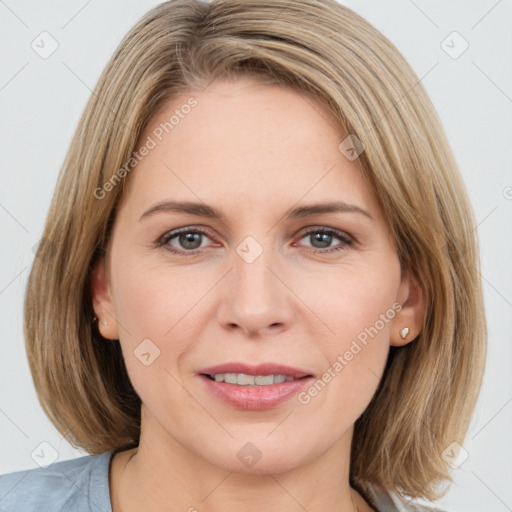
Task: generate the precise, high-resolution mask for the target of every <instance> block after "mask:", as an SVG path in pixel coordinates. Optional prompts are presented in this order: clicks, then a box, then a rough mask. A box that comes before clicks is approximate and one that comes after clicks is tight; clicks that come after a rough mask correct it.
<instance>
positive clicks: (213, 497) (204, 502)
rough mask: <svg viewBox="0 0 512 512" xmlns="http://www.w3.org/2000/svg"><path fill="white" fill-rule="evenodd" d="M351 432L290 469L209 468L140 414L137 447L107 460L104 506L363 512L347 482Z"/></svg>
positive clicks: (117, 511)
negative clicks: (107, 495) (106, 503)
mask: <svg viewBox="0 0 512 512" xmlns="http://www.w3.org/2000/svg"><path fill="white" fill-rule="evenodd" d="M144 423H145V424H144ZM352 432H353V429H350V430H349V431H347V432H346V433H345V434H344V435H343V436H342V437H340V439H339V441H338V442H337V443H336V444H335V445H334V446H333V447H332V448H331V449H329V450H328V451H327V452H325V453H323V454H322V455H321V456H319V457H317V458H315V459H312V460H309V461H306V462H303V463H302V464H300V465H297V466H292V468H291V469H290V468H286V469H284V470H283V469H282V468H280V469H279V470H276V468H273V467H270V468H265V467H264V466H263V465H261V466H260V469H259V470H258V471H257V472H256V471H255V469H256V467H257V465H255V466H254V467H253V468H252V469H251V470H248V471H245V472H240V471H232V470H230V469H228V468H223V467H220V466H217V465H215V464H213V463H212V461H208V460H206V459H205V458H204V457H202V456H201V453H195V452H193V451H192V450H189V449H187V447H185V446H183V445H182V444H180V443H179V442H178V441H177V440H176V439H174V438H172V437H171V436H169V435H168V434H167V433H166V432H164V431H163V430H162V429H161V427H160V426H159V425H158V424H156V422H154V420H152V419H151V418H147V417H146V418H144V417H143V426H142V429H141V438H140V443H139V447H138V448H137V449H133V450H129V451H126V452H121V453H118V454H116V456H115V457H114V460H113V462H112V467H111V473H110V488H111V500H112V509H113V512H131V511H132V510H133V511H136V510H152V511H155V512H157V511H164V510H165V511H169V510H183V511H188V512H220V511H222V512H235V511H236V512H239V511H240V508H246V507H247V506H248V505H249V506H250V507H251V508H252V509H254V510H265V511H268V512H282V511H283V510H286V511H290V512H292V511H293V512H295V511H297V512H299V511H300V512H303V511H304V510H323V511H325V512H340V511H343V512H363V511H366V510H370V509H368V508H366V505H365V503H364V501H363V500H362V499H361V497H360V496H359V495H357V493H355V492H354V491H353V490H352V489H351V488H350V485H349V462H350V445H351V440H352ZM358 507H359V508H358Z"/></svg>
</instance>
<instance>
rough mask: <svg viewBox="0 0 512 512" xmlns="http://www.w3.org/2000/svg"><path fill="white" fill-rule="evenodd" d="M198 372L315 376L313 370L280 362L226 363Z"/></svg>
mask: <svg viewBox="0 0 512 512" xmlns="http://www.w3.org/2000/svg"><path fill="white" fill-rule="evenodd" d="M198 373H200V374H203V375H217V374H219V373H243V374H245V375H254V376H257V375H285V376H286V377H293V378H294V379H300V378H302V377H310V376H313V375H312V373H311V372H308V371H305V370H301V369H300V368H293V367H291V366H286V365H283V364H278V363H260V364H257V365H252V364H248V363H236V362H232V363H224V364H219V365H216V366H210V367H208V368H203V369H202V370H199V371H198Z"/></svg>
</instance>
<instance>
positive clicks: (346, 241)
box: [156, 227, 354, 257]
mask: <svg viewBox="0 0 512 512" xmlns="http://www.w3.org/2000/svg"><path fill="white" fill-rule="evenodd" d="M183 233H200V234H202V235H204V236H206V237H208V238H212V237H211V236H210V235H209V233H208V231H206V230H204V229H202V228H190V227H187V228H182V229H179V230H177V231H171V232H170V233H166V234H164V235H163V236H162V237H160V238H159V239H158V241H157V244H156V245H157V247H162V246H166V247H165V249H166V250H168V251H169V252H171V253H173V254H178V255H181V256H185V257H187V256H197V255H198V254H200V253H202V252H203V250H202V249H192V250H190V251H185V250H178V249H176V248H174V247H172V246H170V245H167V244H168V243H169V242H170V241H171V240H172V239H173V238H176V237H178V236H179V235H181V234H183ZM313 233H322V234H329V235H334V236H335V237H336V238H338V239H339V240H341V243H342V244H343V245H341V246H340V247H329V248H326V249H318V248H313V250H312V251H309V252H312V253H313V254H328V253H337V252H340V251H344V250H346V249H347V247H350V246H351V245H353V243H354V240H353V239H352V238H351V237H349V236H348V235H347V234H346V233H345V232H343V231H340V230H338V229H334V228H326V227H313V228H310V229H308V230H307V231H305V232H304V233H302V235H301V236H300V238H299V240H302V239H303V238H305V237H306V236H308V235H311V234H313Z"/></svg>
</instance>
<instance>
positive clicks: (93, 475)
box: [0, 452, 112, 512]
mask: <svg viewBox="0 0 512 512" xmlns="http://www.w3.org/2000/svg"><path fill="white" fill-rule="evenodd" d="M111 455H112V452H105V453H102V454H101V455H87V456H85V457H80V458H78V459H72V460H66V461H62V462H55V463H54V464H51V465H50V466H48V467H46V468H42V467H41V468H36V469H29V470H26V471H16V472H14V473H8V474H6V475H0V512H32V511H34V512H35V511H37V512H45V511H48V512H50V511H51V512H58V511H65V510H66V511H67V510H73V512H86V511H87V512H88V511H89V510H94V511H95V512H111V507H110V495H109V486H108V468H109V464H110V458H111Z"/></svg>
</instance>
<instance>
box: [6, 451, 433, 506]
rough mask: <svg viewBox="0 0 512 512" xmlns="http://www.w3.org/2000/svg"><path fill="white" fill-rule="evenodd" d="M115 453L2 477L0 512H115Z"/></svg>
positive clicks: (380, 498)
mask: <svg viewBox="0 0 512 512" xmlns="http://www.w3.org/2000/svg"><path fill="white" fill-rule="evenodd" d="M113 453H114V452H112V451H108V452H105V453H102V454H101V455H86V456H85V457H80V458H78V459H72V460H66V461H62V462H56V463H54V464H52V465H51V466H49V467H47V468H36V469H29V470H26V471H16V472H14V473H8V474H6V475H0V512H69V511H73V512H112V507H111V505H110V492H109V484H108V473H109V465H110V458H111V456H112V454H113ZM370 499H372V500H373V502H374V505H375V506H376V507H377V509H378V511H379V512H399V511H401V512H443V511H441V510H440V509H433V508H429V507H424V506H420V505H415V504H407V505H406V506H405V507H403V505H402V504H400V503H399V502H398V501H397V500H396V499H394V498H392V497H391V496H390V495H389V494H387V493H386V492H385V491H382V490H377V489H375V490H374V491H373V492H372V496H370Z"/></svg>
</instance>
